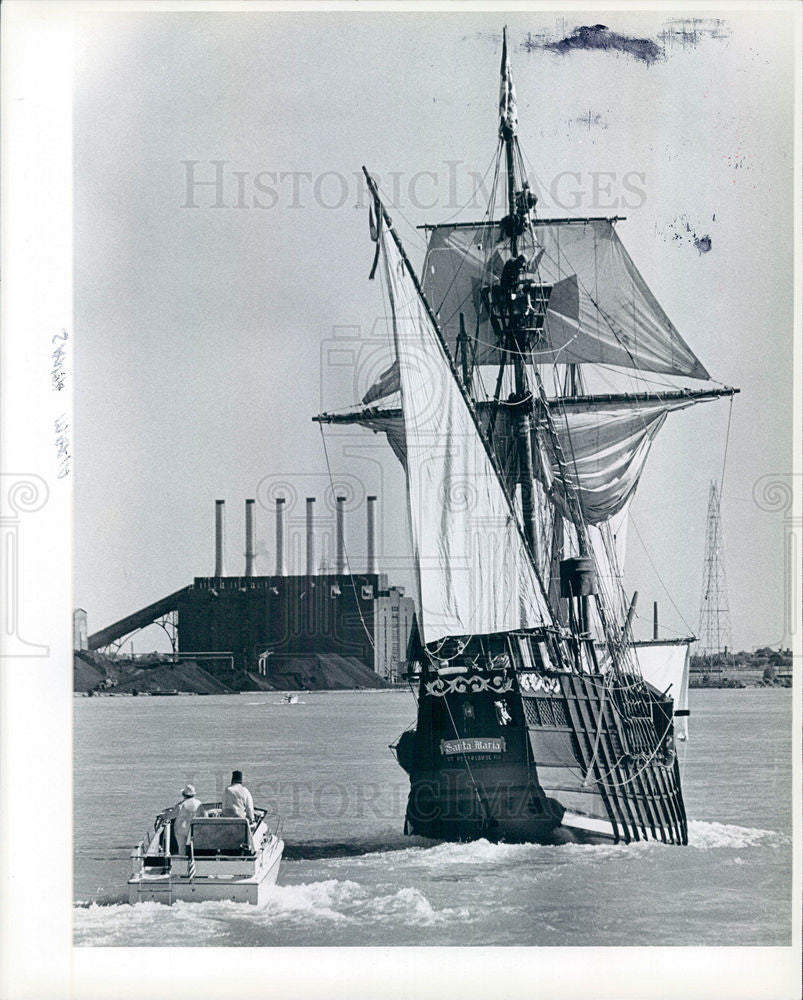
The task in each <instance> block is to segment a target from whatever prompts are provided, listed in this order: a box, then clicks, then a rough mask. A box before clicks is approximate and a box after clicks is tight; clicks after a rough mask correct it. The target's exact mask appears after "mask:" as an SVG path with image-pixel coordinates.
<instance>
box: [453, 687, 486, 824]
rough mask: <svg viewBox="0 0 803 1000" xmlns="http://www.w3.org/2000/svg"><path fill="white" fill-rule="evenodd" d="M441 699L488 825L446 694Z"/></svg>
mask: <svg viewBox="0 0 803 1000" xmlns="http://www.w3.org/2000/svg"><path fill="white" fill-rule="evenodd" d="M443 701H444V704H445V705H446V711H447V712H448V713H449V718H450V720H451V722H452V729H453V730H454V736H455V739H456V740H457V741H458V743H460V752H461V755H462V757H463V763H464V764H465V765H466V771H468V776H469V778H470V779H471V784H472V785H473V786H474V794H475V795H476V796H477V801H478V802H479V804H480V810H481V812H482V815H483V823H484V824H487V825H490V819H491V817H490V815H489V814H488V807H487V806H486V804H485V801H484V800H483V797H482V795H481V794H480V790H479V786H478V785H477V782H476V781H475V780H474V775H473V774H472V771H471V765H470V764H469V762H468V757H466V752H465V750H463V744H462V741H461V739H460V733H458V731H457V725H456V724H455V721H454V716H453V715H452V709H451V707H450V706H449V699H448V698H447V696H446V695H444V696H443Z"/></svg>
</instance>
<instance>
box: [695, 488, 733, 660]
mask: <svg viewBox="0 0 803 1000" xmlns="http://www.w3.org/2000/svg"><path fill="white" fill-rule="evenodd" d="M698 636H699V640H700V646H699V654H698V655H700V656H714V655H716V654H718V653H723V654H724V653H727V652H728V649H729V648H730V646H731V615H730V608H729V607H728V587H727V584H726V582H725V554H724V543H723V539H722V519H721V516H720V512H719V490H718V489H717V485H716V483H714V482H712V483H711V489H710V490H709V493H708V525H707V527H706V532H705V561H704V563H703V594H702V598H701V600H700V628H699V632H698Z"/></svg>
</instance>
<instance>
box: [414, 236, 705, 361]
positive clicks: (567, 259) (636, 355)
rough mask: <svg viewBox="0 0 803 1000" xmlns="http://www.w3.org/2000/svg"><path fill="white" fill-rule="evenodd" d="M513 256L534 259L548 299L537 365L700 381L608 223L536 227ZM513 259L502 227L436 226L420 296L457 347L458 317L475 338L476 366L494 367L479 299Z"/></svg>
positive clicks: (491, 337) (493, 341)
mask: <svg viewBox="0 0 803 1000" xmlns="http://www.w3.org/2000/svg"><path fill="white" fill-rule="evenodd" d="M535 239H536V241H537V243H533V240H532V239H531V238H530V236H529V234H525V235H524V236H523V237H522V239H521V240H520V246H519V253H522V254H524V256H525V257H526V258H527V259H528V260H532V259H537V260H538V261H539V265H538V276H539V278H540V280H541V282H543V285H544V288H545V295H546V298H547V303H548V304H547V322H546V328H545V331H544V337H543V339H542V340H541V341H540V342H539V343H538V344H536V346H535V347H534V349H533V352H532V357H533V360H534V361H537V362H547V363H549V362H560V363H589V362H590V363H595V364H606V365H618V366H622V367H624V368H636V369H640V370H643V371H652V372H665V373H666V374H670V375H687V376H690V377H691V378H699V379H706V378H708V372H707V371H706V370H705V368H704V367H703V365H702V364H701V363H700V361H699V360H698V359H697V358H696V357H695V355H694V353H693V352H692V351H691V349H690V348H689V346H688V344H686V342H685V341H684V340H683V338H682V337H681V336H680V334H679V333H678V331H677V330H676V329H675V327H674V326H673V325H672V322H671V321H670V319H669V317H668V316H667V315H666V313H665V312H664V311H663V309H662V308H661V306H660V305H659V303H658V301H657V300H656V298H655V296H654V295H653V294H652V292H651V291H650V289H649V287H648V286H647V283H646V282H645V281H644V279H643V278H642V276H641V274H640V273H639V271H638V268H637V267H636V266H635V264H634V263H633V261H632V260H631V258H630V255H629V254H628V252H627V250H626V249H625V247H624V245H623V244H622V242H621V240H620V239H619V237H618V236H617V234H616V231H615V229H614V228H613V225H612V224H611V223H610V222H609V221H608V220H607V219H594V220H589V221H585V222H581V221H578V222H558V223H553V224H550V223H549V222H544V223H539V222H537V223H536V225H535ZM509 256H510V250H509V247H508V242H507V240H506V238H505V237H503V235H502V233H501V230H500V226H499V224H498V223H497V224H493V223H484V224H483V223H479V224H477V225H476V226H473V225H462V226H461V225H459V224H456V225H442V226H437V227H435V228H434V229H433V231H432V233H431V235H430V239H429V246H428V249H427V256H426V260H425V262H424V293H425V294H426V296H427V299H428V300H429V302H430V304H431V305H432V308H433V309H435V310H436V313H437V316H438V322H439V324H440V326H441V329H442V330H443V332H444V334H445V336H446V339H447V342H448V344H449V346H450V347H451V348H452V349H454V344H455V343H456V341H457V335H458V332H459V323H460V314H461V313H462V314H463V317H464V322H465V327H466V330H467V331H468V333H469V335H470V336H471V337H472V338H474V340H475V346H476V355H475V359H474V360H475V363H476V364H480V365H482V364H497V363H498V362H499V360H500V358H499V350H498V342H497V336H496V333H495V332H494V330H493V328H492V325H491V322H490V319H489V315H488V309H487V303H485V302H484V301H483V292H484V289H487V288H488V287H489V286H490V285H493V284H494V283H498V282H499V279H500V276H501V272H502V267H503V265H504V262H505V260H506V259H508V258H509Z"/></svg>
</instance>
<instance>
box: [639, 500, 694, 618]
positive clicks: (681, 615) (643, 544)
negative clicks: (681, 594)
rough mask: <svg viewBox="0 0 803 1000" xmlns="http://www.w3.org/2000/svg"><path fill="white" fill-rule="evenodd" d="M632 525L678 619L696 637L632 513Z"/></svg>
mask: <svg viewBox="0 0 803 1000" xmlns="http://www.w3.org/2000/svg"><path fill="white" fill-rule="evenodd" d="M630 523H631V524H632V525H633V527H634V528H635V529H636V534H637V535H638V540H639V541H640V542H641V547H642V548H643V549H644V554H645V555H646V557H647V558H648V559H649V561H650V566H652V568H653V569H654V570H655V575H656V576H657V577H658V582H659V583H660V584H661V586H662V587H663V588H664V591H665V593H666V596H667V597H668V598H669V601H670V603H671V605H672V607H673V608H674V609H675V611H677V613H678V617H679V618H680V620H681V621H682V622H683V624H684V625H685V626H686V628H687V629H688V630H689V633H688V634H689V635H694V629H693V628H692V627H691V625H689V623H688V622H687V621H686V619H685V617H684V615H683V612H682V611H681V610H680V608H679V607H678V606H677V604H675V601H674V598H673V597H672V594H671V593H670V591H669V588H668V587H667V585H666V584H665V583H664V580H663V577H662V576H661V574H660V573H659V572H658V567H657V566H656V565H655V563H654V562H653V559H652V556H651V555H650V551H649V549H648V548H647V546H646V544H645V542H644V539H643V538H642V536H641V532H640V531H639V530H638V525H637V524H636V521H635V518H634V517H633V514H632V513H631V514H630Z"/></svg>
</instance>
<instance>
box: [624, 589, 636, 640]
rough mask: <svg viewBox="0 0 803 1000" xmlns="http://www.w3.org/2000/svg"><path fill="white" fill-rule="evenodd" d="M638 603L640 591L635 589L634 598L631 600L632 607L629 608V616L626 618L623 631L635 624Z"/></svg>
mask: <svg viewBox="0 0 803 1000" xmlns="http://www.w3.org/2000/svg"><path fill="white" fill-rule="evenodd" d="M637 604H638V591H637V590H634V591H633V598H632V600H631V601H630V607H629V608H628V609H627V618H625V627H624V629H623V630H622V631H623V632H627V630H628V629H629V628H630V626H631V625H632V624H633V616H634V615H635V613H636V605H637Z"/></svg>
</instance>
